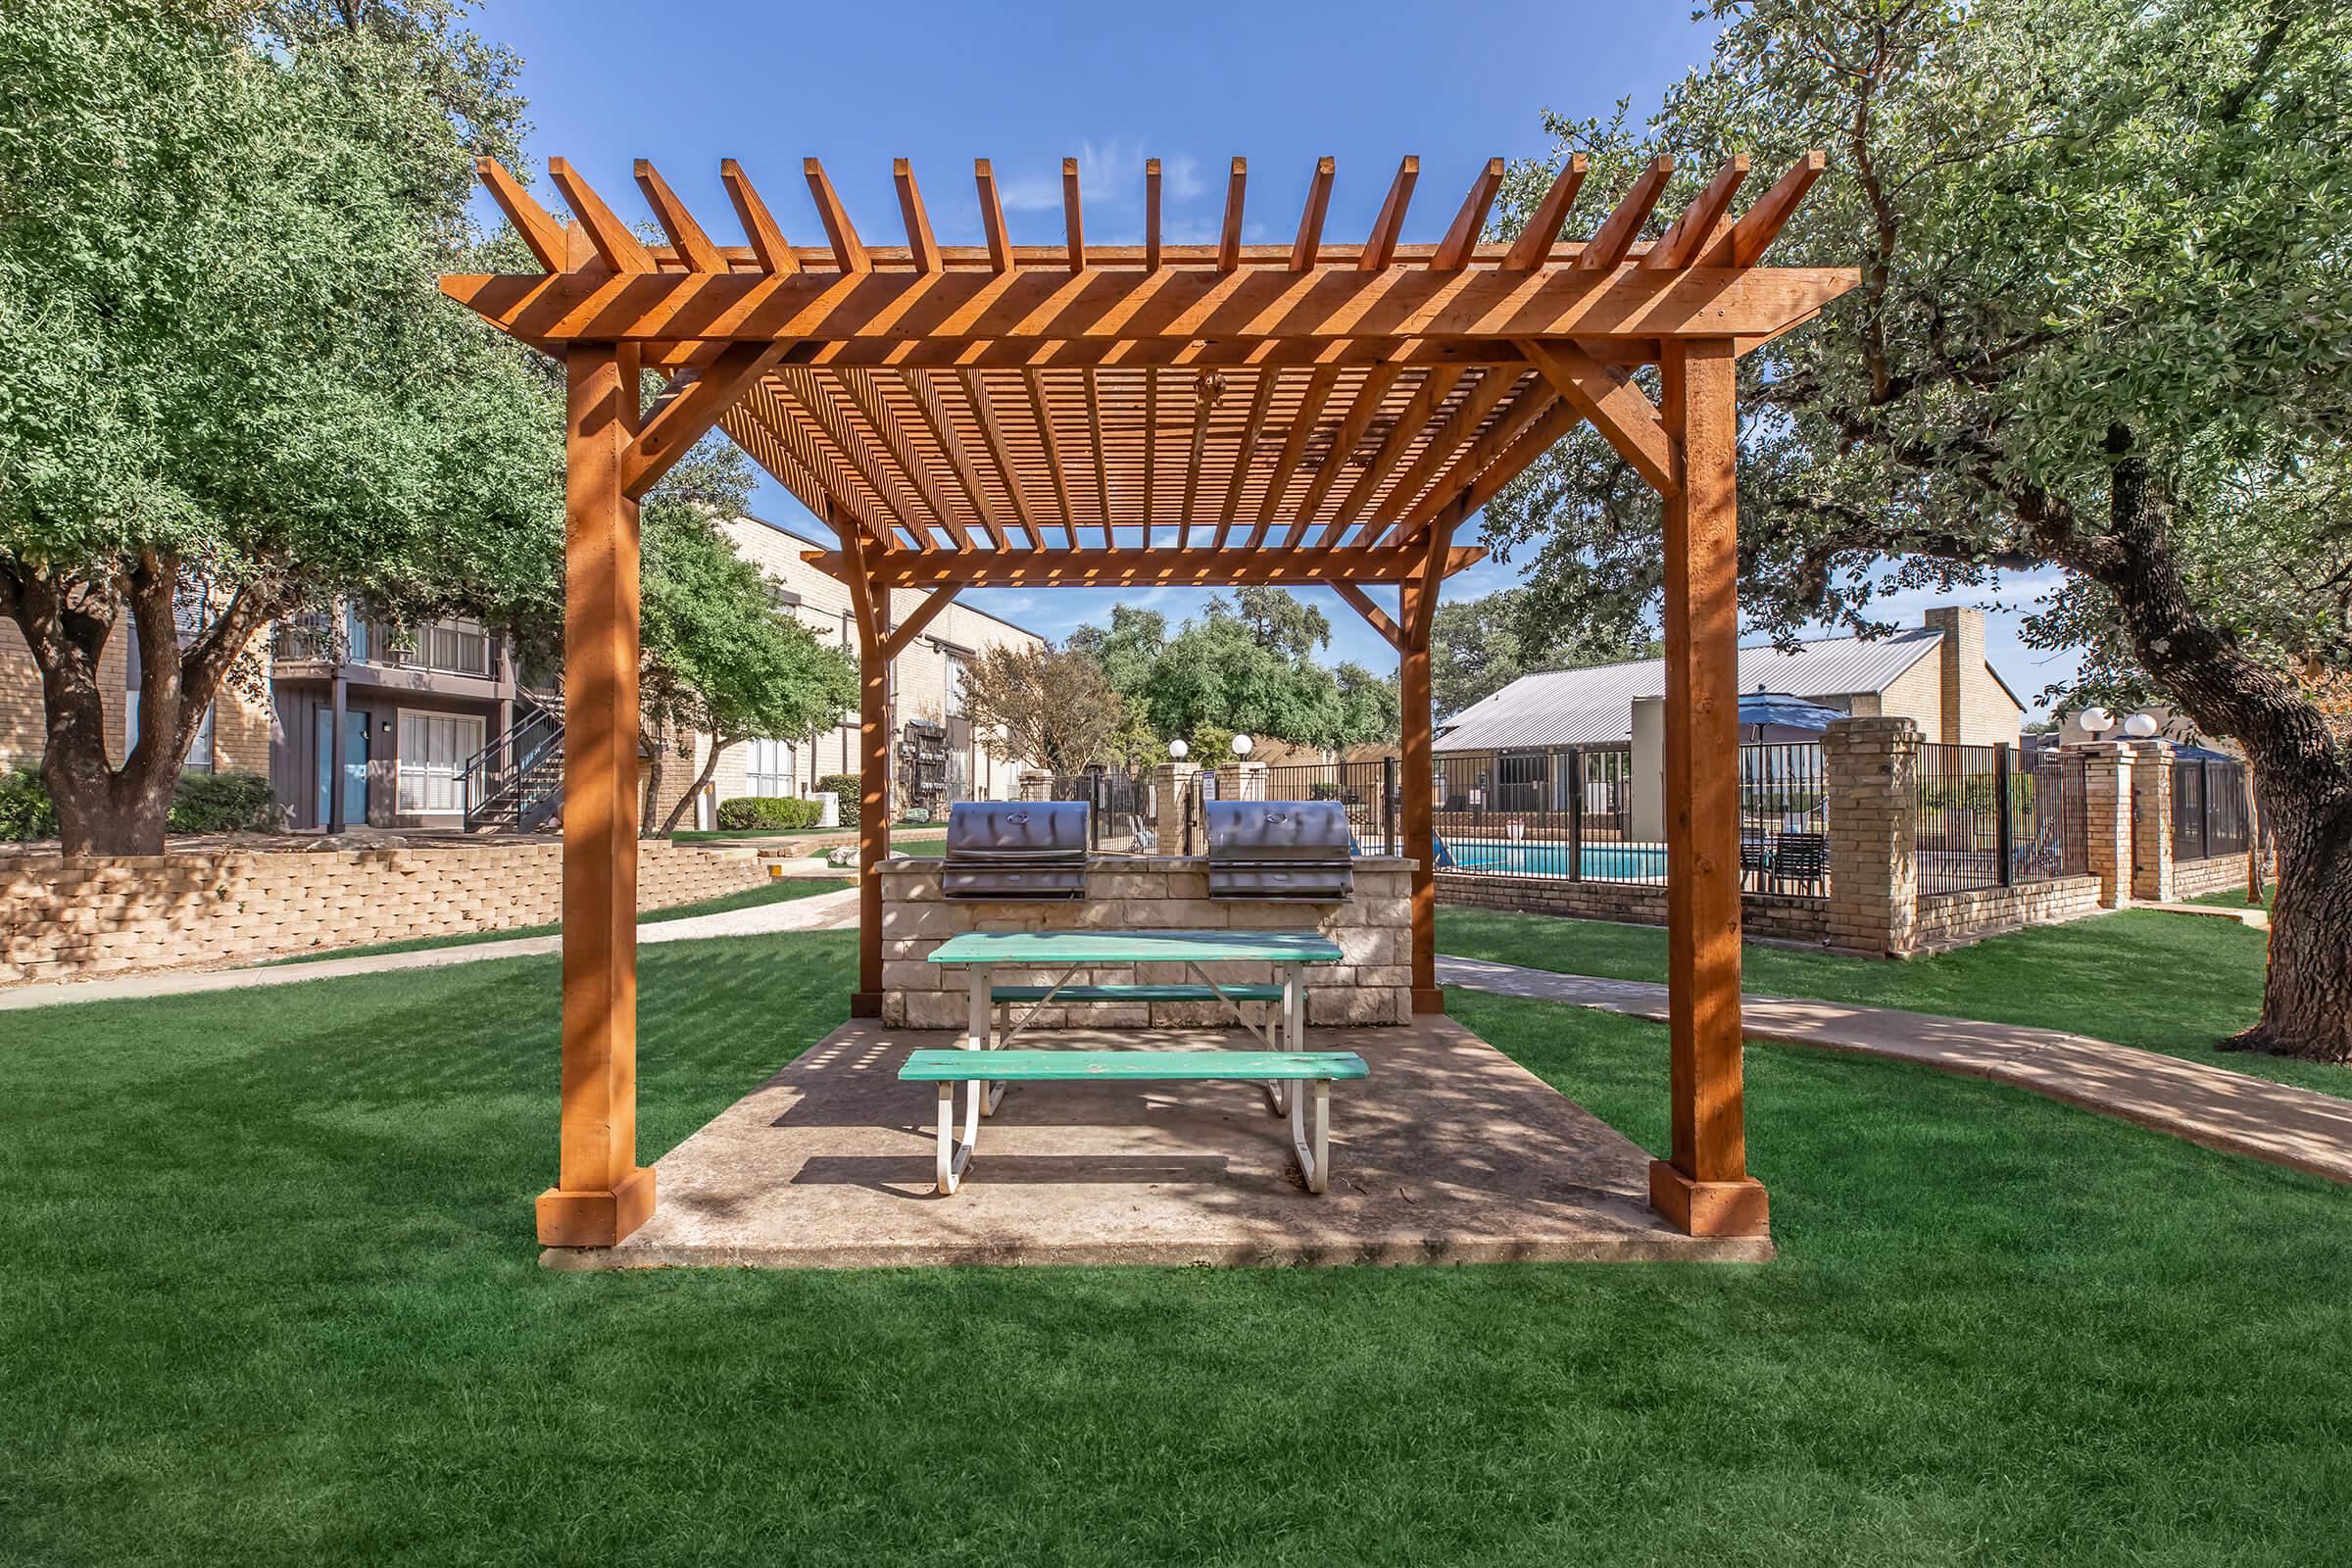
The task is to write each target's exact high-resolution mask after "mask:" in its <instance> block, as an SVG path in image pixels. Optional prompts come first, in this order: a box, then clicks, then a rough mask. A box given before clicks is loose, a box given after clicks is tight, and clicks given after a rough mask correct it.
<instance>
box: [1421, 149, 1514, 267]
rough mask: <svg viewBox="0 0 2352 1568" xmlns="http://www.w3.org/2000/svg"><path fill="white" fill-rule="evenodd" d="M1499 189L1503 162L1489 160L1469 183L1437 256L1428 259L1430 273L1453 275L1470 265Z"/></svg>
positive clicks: (1439, 243) (1494, 159) (1497, 159)
mask: <svg viewBox="0 0 2352 1568" xmlns="http://www.w3.org/2000/svg"><path fill="white" fill-rule="evenodd" d="M1500 189H1502V160H1501V159H1499V158H1490V159H1488V160H1487V167H1486V168H1485V169H1483V170H1480V171H1479V174H1478V178H1477V179H1476V180H1474V181H1472V182H1471V185H1470V194H1469V195H1467V196H1465V197H1463V198H1462V210H1461V211H1460V212H1458V213H1456V214H1454V215H1453V226H1452V227H1451V228H1448V229H1447V230H1446V237H1445V238H1444V239H1442V240H1440V241H1439V242H1438V250H1437V254H1436V255H1434V256H1432V257H1431V258H1430V259H1429V265H1430V268H1431V270H1434V271H1440V272H1454V271H1459V270H1462V269H1463V268H1465V267H1467V266H1469V265H1470V253H1471V251H1472V250H1474V249H1475V248H1476V247H1477V245H1478V236H1479V234H1480V233H1481V232H1482V231H1483V230H1484V229H1485V228H1486V226H1487V214H1488V213H1489V212H1490V211H1491V210H1493V208H1494V206H1495V192H1496V191H1498V190H1500Z"/></svg>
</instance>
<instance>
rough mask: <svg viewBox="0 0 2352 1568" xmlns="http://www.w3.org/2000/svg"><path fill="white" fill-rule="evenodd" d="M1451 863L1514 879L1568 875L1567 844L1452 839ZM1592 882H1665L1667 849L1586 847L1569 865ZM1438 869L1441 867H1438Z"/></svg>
mask: <svg viewBox="0 0 2352 1568" xmlns="http://www.w3.org/2000/svg"><path fill="white" fill-rule="evenodd" d="M1446 851H1447V853H1449V854H1450V855H1452V857H1453V862H1454V864H1455V865H1456V866H1458V867H1460V868H1461V869H1462V870H1464V871H1499V872H1503V873H1506V874H1509V875H1513V876H1559V877H1564V876H1571V875H1574V874H1576V873H1575V872H1573V871H1571V870H1570V865H1571V863H1572V862H1571V861H1570V859H1569V856H1570V854H1571V847H1570V846H1568V845H1566V844H1524V843H1518V842H1515V841H1513V840H1510V839H1452V838H1449V839H1447V840H1446ZM1573 863H1574V864H1575V865H1576V866H1577V868H1578V869H1579V870H1581V871H1582V872H1583V874H1584V876H1585V877H1586V878H1587V879H1588V880H1590V881H1593V882H1650V881H1663V880H1664V879H1665V876H1666V846H1665V845H1663V844H1588V845H1586V846H1585V848H1584V854H1583V856H1582V858H1581V859H1579V860H1577V861H1575V862H1573ZM1440 869H1441V870H1443V869H1444V867H1442V866H1441V867H1440Z"/></svg>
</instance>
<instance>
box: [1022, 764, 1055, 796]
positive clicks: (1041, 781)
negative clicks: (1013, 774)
mask: <svg viewBox="0 0 2352 1568" xmlns="http://www.w3.org/2000/svg"><path fill="white" fill-rule="evenodd" d="M1053 798H1054V775H1053V774H1051V773H1044V772H1040V771H1038V770H1037V769H1036V768H1033V767H1032V768H1024V769H1022V770H1021V799H1022V800H1024V801H1050V800H1052V799H1053Z"/></svg>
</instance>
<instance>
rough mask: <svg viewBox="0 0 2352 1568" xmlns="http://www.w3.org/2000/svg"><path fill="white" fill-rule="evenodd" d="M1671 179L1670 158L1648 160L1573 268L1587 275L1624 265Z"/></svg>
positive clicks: (1672, 170)
mask: <svg viewBox="0 0 2352 1568" xmlns="http://www.w3.org/2000/svg"><path fill="white" fill-rule="evenodd" d="M1673 177H1674V159H1673V157H1672V156H1671V155H1669V154H1665V153H1661V154H1659V155H1658V156H1657V157H1655V158H1653V159H1651V160H1650V161H1649V167H1648V168H1647V169H1645V170H1643V171H1642V175H1641V177H1640V178H1638V179H1636V180H1635V181H1634V183H1633V188H1632V189H1630V190H1628V191H1627V192H1626V193H1625V195H1624V196H1623V197H1622V198H1621V199H1619V201H1618V203H1617V207H1616V210H1615V211H1613V212H1611V213H1610V214H1609V216H1608V217H1607V218H1606V219H1604V220H1602V221H1601V225H1600V227H1599V228H1598V229H1597V230H1595V231H1594V233H1593V238H1592V240H1591V241H1590V242H1589V243H1587V245H1586V246H1585V248H1584V249H1583V250H1582V251H1581V252H1579V253H1578V255H1577V258H1576V265H1577V266H1578V267H1579V268H1580V269H1582V270H1585V271H1588V272H1605V271H1607V270H1609V269H1611V268H1613V267H1615V266H1617V265H1618V264H1619V263H1620V262H1623V261H1624V260H1625V258H1626V255H1627V253H1628V252H1630V251H1631V250H1632V249H1633V248H1634V241H1635V240H1637V239H1640V238H1641V237H1642V224H1643V223H1646V222H1648V221H1649V214H1650V209H1652V208H1654V207H1656V206H1657V205H1658V198H1659V197H1660V196H1663V195H1664V194H1665V193H1666V182H1667V181H1668V180H1669V179H1671V178H1673Z"/></svg>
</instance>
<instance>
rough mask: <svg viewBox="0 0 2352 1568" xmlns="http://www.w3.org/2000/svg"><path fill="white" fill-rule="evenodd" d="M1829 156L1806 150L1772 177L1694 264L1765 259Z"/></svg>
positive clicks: (1740, 264)
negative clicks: (1785, 169)
mask: <svg viewBox="0 0 2352 1568" xmlns="http://www.w3.org/2000/svg"><path fill="white" fill-rule="evenodd" d="M1828 167H1829V160H1828V159H1827V158H1825V157H1824V156H1823V155H1822V154H1820V153H1818V152H1811V153H1807V154H1805V156H1804V157H1802V158H1800V159H1798V160H1797V161H1796V163H1795V164H1794V165H1792V166H1791V167H1790V168H1789V172H1787V173H1785V174H1783V175H1782V176H1781V177H1780V178H1779V179H1777V180H1774V181H1773V184H1772V189H1770V190H1768V191H1766V192H1765V193H1764V194H1763V195H1762V196H1760V197H1758V198H1756V204H1755V205H1754V206H1753V207H1750V208H1749V209H1748V210H1747V211H1746V212H1744V213H1741V214H1740V221H1738V222H1737V223H1734V224H1733V225H1732V231H1731V233H1730V234H1728V235H1726V236H1724V237H1723V238H1722V239H1721V240H1719V241H1717V242H1715V243H1713V244H1710V245H1708V246H1707V247H1706V248H1705V249H1704V250H1703V251H1701V253H1700V254H1699V257H1698V259H1697V261H1696V262H1695V263H1694V264H1693V265H1695V266H1699V267H1753V266H1755V265H1756V263H1758V262H1760V261H1762V260H1763V259H1764V253H1765V252H1766V251H1767V250H1770V249H1771V248H1772V242H1773V241H1774V240H1776V239H1778V238H1779V237H1780V233H1781V229H1782V228H1783V227H1784V226H1785V225H1786V224H1787V223H1788V221H1789V217H1790V216H1791V215H1792V214H1794V213H1795V211H1796V209H1797V204H1798V203H1800V202H1802V201H1803V200H1804V199H1805V192H1807V191H1808V190H1811V189H1812V188H1813V182H1814V181H1815V180H1817V179H1819V178H1820V177H1821V172H1822V171H1823V170H1824V169H1826V168H1828Z"/></svg>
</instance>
